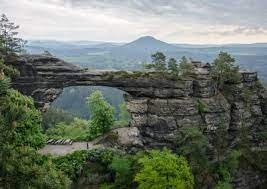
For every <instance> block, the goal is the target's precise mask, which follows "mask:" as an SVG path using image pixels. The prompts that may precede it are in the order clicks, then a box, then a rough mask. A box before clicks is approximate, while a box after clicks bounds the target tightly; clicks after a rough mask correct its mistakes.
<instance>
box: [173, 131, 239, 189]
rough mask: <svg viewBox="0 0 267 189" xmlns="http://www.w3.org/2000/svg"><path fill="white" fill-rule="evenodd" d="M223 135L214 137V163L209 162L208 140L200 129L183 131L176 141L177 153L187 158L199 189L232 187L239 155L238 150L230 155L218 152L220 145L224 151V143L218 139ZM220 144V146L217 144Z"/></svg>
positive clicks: (220, 133) (221, 133)
mask: <svg viewBox="0 0 267 189" xmlns="http://www.w3.org/2000/svg"><path fill="white" fill-rule="evenodd" d="M223 134H225V133H224V132H219V134H217V132H216V135H218V136H217V137H216V136H214V140H215V142H214V143H215V144H214V147H215V153H216V154H217V156H216V159H215V160H214V161H210V160H209V156H208V152H209V151H210V148H209V140H208V138H207V136H205V135H204V134H203V131H201V130H200V129H198V128H187V129H183V130H182V131H181V135H180V136H179V138H178V139H177V141H178V143H177V145H178V152H177V153H178V154H181V155H184V156H185V157H187V159H188V161H189V163H190V166H191V168H192V172H193V174H194V178H195V184H196V185H197V186H199V188H204V187H205V186H210V187H212V188H214V187H215V188H222V187H223V186H229V187H232V186H231V181H232V176H233V175H234V173H235V170H237V168H238V166H239V157H240V155H241V154H240V151H238V150H232V151H231V152H230V153H226V152H225V151H221V150H219V149H220V147H221V146H222V145H223V148H222V149H225V146H224V145H225V142H223V141H222V140H221V139H220V137H223ZM220 142H222V144H219V143H220ZM219 146H220V147H219ZM223 152H224V153H223ZM222 156H223V157H224V158H222Z"/></svg>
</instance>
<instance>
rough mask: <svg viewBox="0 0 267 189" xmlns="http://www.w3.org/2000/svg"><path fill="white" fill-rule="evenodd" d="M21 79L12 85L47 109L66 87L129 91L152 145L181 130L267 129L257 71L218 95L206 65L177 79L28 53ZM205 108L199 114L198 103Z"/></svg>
mask: <svg viewBox="0 0 267 189" xmlns="http://www.w3.org/2000/svg"><path fill="white" fill-rule="evenodd" d="M13 64H15V67H16V68H17V69H18V70H19V71H20V76H18V77H16V78H14V79H13V87H14V88H16V89H18V90H19V91H21V92H22V93H23V94H25V95H29V96H32V97H33V99H34V100H35V102H36V104H37V106H38V107H40V109H41V110H43V111H45V110H46V109H47V107H48V106H49V104H50V103H51V102H52V101H53V100H55V99H56V98H57V97H58V96H59V95H60V93H61V92H62V89H63V88H64V87H69V86H82V85H86V86H109V87H115V88H118V89H121V90H123V91H125V92H126V93H127V95H126V96H125V100H126V102H127V108H128V111H129V112H130V113H131V115H132V122H131V126H136V127H137V128H138V129H139V131H140V134H141V135H142V136H143V139H144V142H145V143H147V144H149V145H150V144H151V145H154V144H157V145H158V144H162V145H166V144H167V143H172V142H174V141H175V140H176V134H177V132H179V130H180V128H184V127H195V126H200V125H205V126H206V127H207V131H212V130H216V128H217V127H218V125H220V124H223V125H224V127H225V128H226V129H229V130H231V131H234V130H238V129H239V128H240V127H241V126H242V124H243V125H246V126H247V127H250V128H251V129H253V130H258V129H262V128H263V127H266V122H267V118H266V117H267V91H266V90H265V89H264V88H263V87H260V86H259V85H258V78H257V73H255V72H241V75H242V82H240V83H231V84H230V83H229V84H227V85H226V87H225V89H224V90H223V91H218V90H217V88H216V86H215V83H214V81H213V80H212V79H211V78H210V77H209V72H208V68H207V65H202V64H201V63H198V64H197V65H194V66H196V68H195V69H196V73H197V74H196V76H195V77H193V78H190V79H179V80H173V79H170V78H167V77H160V76H155V77H153V76H147V75H140V74H139V75H137V74H135V73H132V72H122V71H103V70H102V71H96V70H88V69H82V68H80V67H78V66H74V65H72V64H69V63H66V62H64V61H62V60H60V59H58V58H55V57H52V56H48V55H25V56H21V57H20V58H19V59H18V60H17V61H16V62H15V63H13ZM199 103H202V104H205V106H206V107H205V111H204V112H200V110H199V107H198V104H199Z"/></svg>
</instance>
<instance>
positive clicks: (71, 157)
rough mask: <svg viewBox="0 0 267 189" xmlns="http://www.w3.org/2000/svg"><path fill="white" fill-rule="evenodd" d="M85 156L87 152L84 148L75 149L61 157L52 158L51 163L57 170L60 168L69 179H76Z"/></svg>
mask: <svg viewBox="0 0 267 189" xmlns="http://www.w3.org/2000/svg"><path fill="white" fill-rule="evenodd" d="M87 158H88V152H87V151H86V150H81V151H75V152H73V153H71V154H67V155H65V156H62V157H57V158H54V159H53V163H54V164H55V166H56V168H57V169H58V170H61V171H62V172H64V173H65V174H66V175H67V176H68V177H69V178H70V179H71V180H73V181H75V180H77V179H78V177H79V175H80V173H81V170H82V169H83V167H84V165H85V163H86V160H87Z"/></svg>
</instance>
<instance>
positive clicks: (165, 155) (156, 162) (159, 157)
mask: <svg viewBox="0 0 267 189" xmlns="http://www.w3.org/2000/svg"><path fill="white" fill-rule="evenodd" d="M139 163H140V164H141V165H142V168H141V170H140V172H138V173H137V175H136V176H135V180H136V182H137V183H138V184H139V185H138V188H140V189H149V188H158V189H160V188H177V189H185V188H187V189H190V188H193V187H194V179H193V176H192V174H191V170H190V167H189V166H188V163H187V161H186V159H185V158H183V157H179V156H176V155H175V154H172V153H171V152H170V151H169V150H167V149H164V150H162V151H157V150H152V151H151V152H150V153H149V154H148V155H145V156H144V157H143V158H141V159H139Z"/></svg>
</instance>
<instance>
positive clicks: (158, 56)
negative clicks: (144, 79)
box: [151, 52, 166, 72]
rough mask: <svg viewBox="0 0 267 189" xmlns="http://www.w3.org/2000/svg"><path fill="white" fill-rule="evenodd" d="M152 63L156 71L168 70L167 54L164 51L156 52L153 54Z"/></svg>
mask: <svg viewBox="0 0 267 189" xmlns="http://www.w3.org/2000/svg"><path fill="white" fill-rule="evenodd" d="M151 59H152V64H153V67H154V68H155V70H156V71H160V72H161V71H165V70H166V56H165V55H164V54H163V53H162V52H156V53H155V54H152V55H151Z"/></svg>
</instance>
